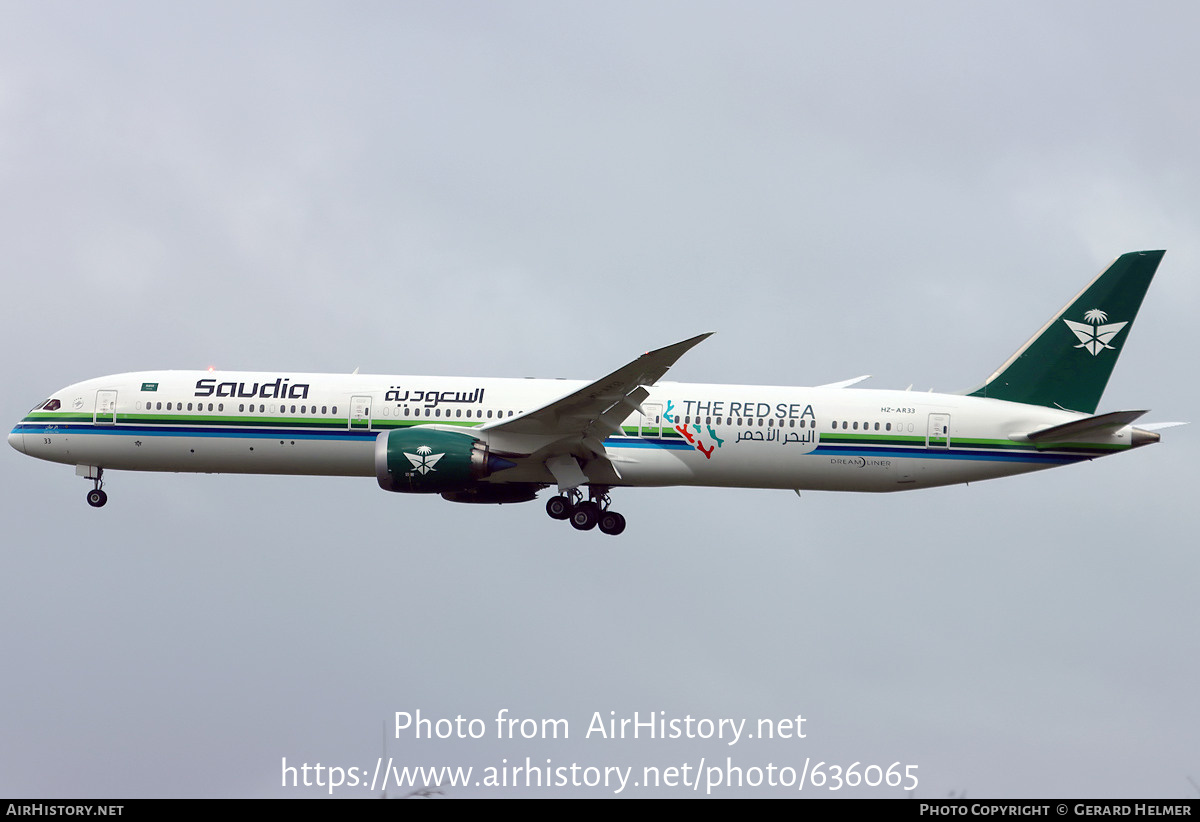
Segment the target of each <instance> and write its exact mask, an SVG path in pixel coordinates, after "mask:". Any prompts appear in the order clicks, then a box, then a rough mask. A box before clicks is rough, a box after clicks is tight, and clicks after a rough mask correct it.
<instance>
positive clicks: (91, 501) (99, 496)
mask: <svg viewBox="0 0 1200 822" xmlns="http://www.w3.org/2000/svg"><path fill="white" fill-rule="evenodd" d="M103 477H104V469H103V468H97V469H96V476H94V477H90V478H89V479H91V480H92V482H93V483H95V487H94V488H93V489H92V490H91V491H88V493H87V501H88V505H90V506H92V507H93V508H102V507H104V503H106V502H108V494H106V493H104V491H103V490H102V489H103V488H104V480H103Z"/></svg>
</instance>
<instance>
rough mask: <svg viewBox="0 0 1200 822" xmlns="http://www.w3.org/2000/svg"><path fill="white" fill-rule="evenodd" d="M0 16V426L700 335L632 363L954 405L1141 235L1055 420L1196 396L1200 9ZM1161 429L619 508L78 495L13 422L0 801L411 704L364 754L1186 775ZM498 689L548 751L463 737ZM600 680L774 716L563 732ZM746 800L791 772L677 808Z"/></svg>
mask: <svg viewBox="0 0 1200 822" xmlns="http://www.w3.org/2000/svg"><path fill="white" fill-rule="evenodd" d="M0 20H2V21H3V22H2V24H0V192H2V193H0V249H3V252H2V253H0V270H3V272H4V282H5V285H6V298H5V299H4V300H3V301H2V302H0V319H2V320H3V322H0V339H3V341H4V343H5V348H6V349H7V350H8V351H9V352H10V353H9V356H8V357H7V358H6V360H5V362H6V364H5V366H4V383H5V388H4V391H3V395H2V396H3V411H4V413H5V417H4V419H6V420H7V421H9V424H15V423H16V421H17V420H19V419H20V418H21V416H23V415H24V414H25V412H26V411H27V410H28V409H29V408H30V407H31V406H33V405H34V404H35V403H36V402H38V401H40V400H42V399H44V398H45V397H47V396H50V394H51V393H52V392H53V391H55V390H57V389H59V388H61V387H62V386H64V385H66V384H68V383H72V382H76V381H78V380H82V379H85V378H89V377H94V376H99V375H102V374H110V373H117V372H123V371H132V370H143V369H158V368H180V369H182V368H204V367H208V366H210V365H212V366H216V367H218V368H244V369H260V370H268V371H272V372H277V371H288V370H294V371H336V372H349V371H351V370H353V369H354V368H359V369H360V371H362V372H364V373H368V372H374V373H382V374H454V375H472V376H544V377H554V376H565V377H574V378H580V379H590V378H596V377H599V376H601V375H603V374H604V373H607V372H608V371H610V370H612V369H614V368H616V367H617V366H619V365H621V364H623V363H624V362H626V361H627V360H629V359H631V358H633V357H635V356H637V355H638V354H640V353H641V352H643V351H645V350H647V349H649V348H654V347H657V346H660V345H666V344H668V343H671V342H675V341H677V340H680V339H684V338H687V337H691V336H693V335H695V334H698V333H701V332H705V331H713V332H716V333H715V335H714V336H713V337H712V338H711V339H709V340H707V341H706V342H704V343H703V344H701V345H700V346H698V347H697V348H695V349H694V350H692V351H691V352H690V353H688V354H687V355H686V356H685V357H684V358H683V360H681V362H680V363H679V364H678V366H677V367H676V368H675V369H673V370H672V372H671V378H672V379H676V380H684V381H699V382H730V383H764V384H784V385H788V384H795V385H812V384H819V383H823V382H831V381H835V380H842V379H847V378H850V377H854V376H856V375H859V374H867V373H869V374H872V375H874V376H873V378H872V380H871V381H869V382H868V383H865V384H864V385H863V387H877V388H904V387H906V386H908V385H910V384H911V385H913V388H914V390H927V389H931V388H932V389H934V390H939V391H954V390H959V389H964V388H969V387H972V386H974V385H976V384H978V383H979V382H980V381H981V380H982V379H983V378H985V377H986V376H987V375H988V374H989V373H990V372H991V371H992V370H993V369H994V368H995V367H996V366H997V365H998V364H999V363H1000V362H1001V361H1003V360H1004V359H1005V358H1006V357H1007V356H1008V355H1009V354H1011V353H1012V351H1013V350H1014V349H1015V348H1016V347H1017V346H1018V345H1019V344H1021V343H1022V342H1023V341H1024V340H1025V339H1026V338H1027V337H1028V336H1029V335H1030V334H1031V333H1033V332H1034V331H1035V330H1036V329H1037V328H1038V327H1039V326H1040V325H1041V324H1042V323H1043V322H1045V320H1046V319H1047V318H1048V317H1050V316H1051V314H1052V312H1054V311H1055V310H1056V309H1058V308H1059V307H1060V306H1061V305H1062V304H1063V303H1065V302H1066V301H1067V300H1068V299H1069V298H1070V297H1071V296H1072V295H1073V294H1075V293H1076V292H1077V291H1078V290H1079V289H1080V288H1081V287H1082V286H1083V285H1084V284H1085V283H1086V282H1087V280H1088V279H1090V278H1091V277H1092V276H1094V275H1095V274H1096V273H1097V272H1098V271H1100V270H1101V269H1102V268H1103V267H1104V266H1105V265H1106V264H1107V263H1108V262H1109V261H1110V260H1111V259H1112V258H1114V257H1116V256H1117V255H1119V254H1121V253H1123V252H1126V251H1131V250H1138V249H1145V248H1165V249H1167V255H1166V257H1165V259H1164V262H1163V264H1162V266H1161V268H1160V269H1159V273H1158V276H1157V278H1156V281H1155V283H1154V285H1153V287H1152V288H1151V290H1150V292H1149V295H1148V297H1147V299H1146V301H1145V304H1144V306H1143V309H1142V312H1141V315H1140V318H1139V321H1138V324H1137V327H1136V329H1135V330H1134V332H1133V333H1132V335H1131V336H1130V338H1129V344H1128V346H1127V349H1126V352H1125V353H1124V355H1123V357H1122V360H1121V362H1120V364H1119V365H1118V367H1117V369H1116V372H1115V374H1114V377H1113V379H1112V382H1111V383H1110V386H1109V390H1108V392H1107V394H1106V395H1105V397H1104V399H1103V401H1102V403H1101V408H1100V409H1099V410H1100V411H1113V410H1119V409H1132V408H1150V409H1153V410H1152V411H1151V413H1150V414H1149V415H1148V416H1147V418H1146V419H1147V420H1154V421H1161V420H1187V419H1193V418H1194V416H1195V411H1194V409H1195V407H1196V402H1197V398H1198V397H1197V395H1198V391H1197V387H1196V371H1195V366H1194V363H1193V358H1194V350H1193V349H1194V344H1193V340H1192V334H1191V329H1192V328H1193V326H1194V322H1195V314H1196V310H1197V304H1198V303H1197V290H1198V286H1197V281H1196V278H1195V276H1194V272H1195V271H1196V269H1197V266H1198V264H1200V230H1198V229H1197V226H1200V200H1198V199H1197V191H1200V157H1198V155H1197V145H1198V142H1197V140H1198V138H1200V58H1198V57H1197V53H1196V49H1195V32H1196V31H1197V30H1198V29H1200V12H1198V11H1197V10H1196V6H1195V4H1191V3H1184V2H1177V3H1169V2H1162V3H1149V4H1145V3H1142V4H1133V3H1111V2H1060V3H1044V2H1039V3H1023V2H1004V3H962V2H944V3H940V2H910V3H903V4H897V3H864V2H857V3H842V4H829V3H800V2H789V3H770V2H758V3H752V4H742V3H739V4H734V3H726V2H695V0H688V2H652V3H644V2H637V3H632V2H614V0H608V1H607V2H605V3H602V4H600V3H593V4H585V3H568V4H563V3H554V2H503V3H456V2H441V3H402V2H378V3H363V2H359V3H336V4H335V3H298V2H257V3H250V4H246V3H225V2H204V3H170V4H164V3H154V2H145V3H139V2H110V3H105V4H95V3H72V2H41V1H40V0H39V2H10V1H9V0H0ZM1195 442H1196V439H1195V432H1194V430H1193V428H1190V427H1188V428H1179V429H1172V430H1170V431H1167V432H1164V437H1163V443H1162V444H1160V445H1157V446H1155V447H1152V448H1145V449H1141V450H1139V451H1137V452H1135V453H1130V454H1124V455H1118V456H1114V457H1110V458H1107V459H1104V460H1100V461H1097V462H1092V463H1086V464H1082V465H1076V466H1071V467H1066V468H1062V469H1059V470H1056V471H1050V472H1043V473H1039V474H1034V475H1029V476H1025V477H1021V478H1015V479H1005V480H998V481H994V482H987V483H982V484H978V485H972V486H970V487H953V488H944V489H934V490H926V491H917V492H913V493H906V494H892V495H879V496H875V495H855V494H825V493H816V492H812V493H805V494H804V495H803V497H802V498H800V499H797V498H796V496H795V494H792V493H790V492H781V491H751V490H719V489H654V490H651V489H643V490H639V489H629V490H623V491H619V492H617V493H616V494H615V503H614V505H615V507H616V508H618V509H619V510H620V511H621V512H622V513H624V514H625V515H626V517H627V518H628V520H629V527H628V530H627V531H626V533H625V534H624V535H622V536H621V537H619V538H617V539H613V538H609V537H606V536H603V535H601V534H599V533H598V532H591V533H583V534H581V533H577V532H575V531H574V530H572V529H571V528H569V527H568V526H566V525H564V524H563V523H558V522H554V521H552V520H550V519H549V518H548V517H547V516H546V515H545V513H544V512H543V510H542V503H541V502H540V501H539V502H534V503H530V504H527V505H511V506H510V505H506V506H503V507H493V506H465V505H454V504H451V503H447V502H444V501H442V500H441V499H438V498H437V497H433V498H423V497H410V496H404V495H397V494H387V493H385V492H383V491H381V490H380V489H379V487H378V486H377V484H376V483H375V481H374V480H372V479H369V478H362V479H345V478H342V479H338V478H315V477H253V476H250V477H247V476H206V475H200V476H193V475H182V474H181V475H174V474H161V475H156V474H133V473H118V472H113V473H111V474H110V475H109V476H108V477H107V484H106V490H107V491H108V493H109V499H110V501H109V504H108V506H107V507H106V508H104V509H103V510H93V509H91V508H89V507H88V506H87V505H86V503H85V501H84V494H85V492H86V491H87V490H88V488H89V487H90V485H89V483H87V482H86V481H85V480H83V479H80V478H77V477H75V476H74V474H73V472H72V470H71V469H70V468H69V467H67V466H62V465H55V464H50V463H42V462H37V461H34V460H31V459H29V458H27V457H25V456H22V455H20V454H18V453H17V452H15V451H12V450H11V449H5V453H4V455H3V456H2V457H0V487H2V489H3V495H2V501H0V510H2V511H3V517H4V522H5V524H6V536H5V539H4V541H3V544H4V550H3V551H2V552H0V578H2V579H3V580H4V582H5V588H6V596H4V597H3V598H0V619H2V624H3V626H4V627H3V630H2V631H0V637H2V639H0V656H2V658H3V659H4V675H3V676H2V677H0V703H2V704H3V705H4V706H5V707H4V709H3V710H2V711H0V795H6V796H39V797H72V796H74V797H80V796H86V797H108V796H112V797H139V796H167V797H170V796H198V797H204V796H214V797H215V796H253V797H272V796H297V795H317V796H320V795H325V792H324V791H322V790H318V789H315V788H314V789H311V790H303V789H301V790H297V789H293V788H285V787H283V786H282V785H281V776H282V771H281V766H282V760H283V759H284V758H285V757H286V759H287V762H288V763H289V764H295V765H300V764H304V763H309V764H315V763H317V762H320V763H322V764H323V765H327V766H328V765H337V766H341V767H344V768H349V767H352V766H354V767H359V768H364V767H373V766H374V763H375V760H376V758H377V757H378V756H379V755H380V753H381V751H383V750H385V748H384V743H383V739H382V736H383V734H382V728H383V727H384V726H385V725H388V724H390V723H391V722H392V718H393V715H394V714H395V713H396V712H397V711H401V712H415V711H417V710H418V709H419V710H420V711H421V713H422V716H426V717H432V718H439V717H449V718H453V717H455V716H458V715H461V716H463V717H464V718H468V719H469V718H479V719H483V720H485V721H487V722H488V723H489V725H488V737H487V738H485V739H482V740H477V741H472V740H458V739H451V740H447V741H444V742H443V741H426V740H416V739H414V738H413V737H412V736H411V733H408V734H402V736H401V738H400V739H391V740H389V741H388V742H387V745H386V752H387V755H389V756H392V757H395V758H396V761H397V762H398V763H403V764H407V765H461V766H464V767H466V766H471V767H474V768H476V769H482V768H485V767H488V766H497V765H500V764H502V761H503V760H507V761H508V763H509V764H511V763H517V762H519V763H523V762H524V759H525V757H526V756H529V757H531V758H532V760H533V762H534V764H535V765H543V766H544V764H545V763H544V760H546V759H549V760H552V763H551V764H552V766H554V767H558V766H563V765H567V766H569V765H570V764H571V763H579V764H580V765H582V766H592V767H604V766H606V765H619V766H634V768H635V770H637V771H638V772H639V773H640V770H641V768H642V767H643V766H658V767H662V768H666V767H669V766H676V767H682V766H683V765H684V764H689V765H691V766H692V767H693V768H694V767H696V766H697V765H698V763H699V762H700V761H701V759H702V758H703V759H704V760H705V761H706V763H708V764H709V765H711V764H712V763H714V762H716V763H721V764H724V762H725V759H726V757H731V758H732V761H733V764H734V765H735V766H740V767H743V768H751V767H754V766H758V767H765V766H766V765H767V764H768V763H774V764H775V765H776V766H777V767H780V766H785V765H786V766H792V767H796V768H797V769H799V768H800V767H801V766H802V765H803V763H804V761H805V760H806V759H809V760H810V761H811V763H813V764H814V765H815V763H817V762H820V761H824V762H828V763H833V764H839V765H842V766H849V765H851V764H852V763H854V762H859V763H863V765H870V764H879V765H882V766H884V767H887V766H889V765H891V764H892V763H893V762H900V763H902V764H904V765H916V766H918V770H917V774H918V777H919V780H920V782H919V786H918V787H917V789H916V790H915V791H914V792H913V793H914V795H915V796H917V797H923V798H933V797H944V796H947V795H948V794H950V793H951V792H954V793H956V794H958V793H962V792H966V794H967V795H968V796H969V797H1042V796H1049V797H1053V796H1087V797H1183V796H1191V797H1192V798H1196V796H1197V791H1196V789H1195V787H1194V783H1191V784H1189V781H1188V778H1189V776H1190V777H1191V778H1193V779H1197V780H1200V755H1198V751H1197V747H1196V739H1197V737H1198V736H1200V733H1198V732H1200V700H1198V699H1197V696H1196V692H1197V681H1198V673H1200V665H1198V663H1197V654H1196V647H1197V641H1198V639H1200V615H1198V613H1197V605H1196V598H1195V584H1196V579H1197V575H1198V572H1200V559H1197V552H1196V548H1195V533H1196V531H1197V525H1198V514H1197V506H1196V504H1195V489H1196V480H1195V473H1194V470H1193V462H1194V459H1195V453H1196V451H1195ZM501 709H508V711H509V715H510V716H513V717H532V718H539V719H540V718H564V719H566V720H568V722H569V725H570V738H569V739H567V740H561V739H560V740H557V741H544V740H534V741H529V742H524V741H511V742H510V741H505V740H497V739H496V738H495V725H494V722H492V720H494V718H495V716H496V714H497V712H498V711H499V710H501ZM610 711H613V712H615V716H617V717H632V715H633V712H634V711H637V712H639V713H640V714H641V716H642V717H643V718H644V717H645V716H646V715H647V714H648V713H651V712H658V711H665V712H666V713H665V715H664V716H665V717H667V718H683V717H685V716H688V715H691V716H693V717H697V718H708V719H713V720H717V719H720V718H733V719H746V720H747V724H748V725H753V724H754V723H756V722H757V720H758V719H760V718H769V719H776V720H778V719H783V718H789V717H791V718H794V717H795V716H797V715H803V716H804V717H805V720H806V721H805V724H804V730H805V733H806V737H805V738H804V739H802V740H788V741H786V742H780V741H775V742H767V741H764V740H759V739H753V740H745V739H743V740H741V741H740V742H738V743H737V744H735V745H732V746H730V745H727V744H725V742H722V741H718V740H707V741H706V740H699V739H694V740H688V739H679V740H646V739H644V738H643V739H641V740H638V741H624V742H622V741H605V740H601V739H597V737H596V735H594V734H593V735H592V737H591V738H585V737H584V735H585V732H586V730H587V728H588V724H589V721H590V720H591V719H592V717H593V715H594V714H595V713H597V712H599V713H600V714H601V715H602V716H603V717H606V718H607V717H609V716H610V714H609V712H610ZM809 791H811V789H810V788H806V793H805V794H804V795H808V792H809ZM445 792H446V794H447V795H449V796H452V797H466V796H497V795H503V796H509V795H533V796H560V795H565V794H568V793H583V794H585V795H587V794H592V795H610V794H611V793H612V790H611V789H608V788H603V787H600V788H596V789H593V790H587V789H583V790H581V791H575V790H569V791H568V790H565V789H564V790H558V789H556V790H545V789H542V790H536V789H525V788H521V789H519V790H513V789H507V790H496V789H485V788H482V787H481V788H475V787H470V788H466V789H462V788H447V789H446V791H445ZM390 793H392V794H395V793H402V791H394V790H393V791H391V792H390ZM647 793H650V791H647V790H646V789H636V790H635V789H629V790H627V791H626V792H625V794H624V795H635V796H644V795H647ZM654 793H656V794H658V795H667V796H671V795H681V794H685V793H689V792H688V791H685V790H684V789H682V788H675V789H661V790H659V791H656V792H654ZM701 793H703V791H701ZM770 793H780V794H782V795H794V794H795V790H794V789H791V790H789V789H784V788H778V789H770V788H767V787H760V788H755V789H749V788H747V789H744V790H742V791H740V792H739V791H733V792H729V791H726V790H722V791H721V792H719V795H724V796H729V795H746V796H759V795H766V794H770ZM334 795H335V796H347V797H349V796H358V797H362V796H368V795H370V792H369V791H366V790H364V789H362V788H358V789H349V788H347V789H343V790H340V791H338V792H336V793H335V794H334ZM858 795H866V796H896V797H901V796H904V795H905V793H904V792H903V791H902V790H900V789H889V788H879V789H875V790H861V789H860V790H859V791H858Z"/></svg>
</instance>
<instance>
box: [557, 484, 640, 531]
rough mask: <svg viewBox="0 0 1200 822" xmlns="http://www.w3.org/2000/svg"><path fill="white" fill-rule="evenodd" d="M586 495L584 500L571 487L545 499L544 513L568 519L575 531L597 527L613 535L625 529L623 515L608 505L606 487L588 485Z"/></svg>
mask: <svg viewBox="0 0 1200 822" xmlns="http://www.w3.org/2000/svg"><path fill="white" fill-rule="evenodd" d="M588 496H589V499H586V500H585V499H584V498H583V494H582V493H580V492H579V489H577V488H572V489H571V490H570V491H567V492H566V493H565V494H559V495H557V496H553V497H551V498H550V499H548V500H546V513H547V514H549V515H550V517H551V518H553V519H565V520H569V521H570V523H571V527H572V528H574V529H575V530H576V531H590V530H592V529H593V528H597V527H599V529H600V532H601V533H603V534H608V535H609V536H614V537H615V536H616V535H617V534H619V533H621V532H622V531H624V530H625V517H623V516H621V515H620V514H618V513H617V512H616V511H613V510H611V509H609V507H608V506H609V504H610V500H609V498H608V493H607V490H606V489H604V488H591V487H590V486H589V489H588Z"/></svg>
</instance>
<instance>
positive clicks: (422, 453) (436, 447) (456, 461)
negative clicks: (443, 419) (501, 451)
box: [375, 426, 516, 494]
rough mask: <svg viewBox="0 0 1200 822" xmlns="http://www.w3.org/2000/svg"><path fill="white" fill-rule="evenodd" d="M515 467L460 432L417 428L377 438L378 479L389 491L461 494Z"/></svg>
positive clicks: (479, 441) (376, 467)
mask: <svg viewBox="0 0 1200 822" xmlns="http://www.w3.org/2000/svg"><path fill="white" fill-rule="evenodd" d="M515 464H516V463H513V462H509V461H508V460H506V459H503V458H501V457H495V456H492V455H491V454H490V453H489V452H488V446H487V443H485V442H483V441H481V440H480V439H479V438H478V437H473V436H471V435H470V434H467V433H463V432H458V431H442V430H438V429H435V428H425V427H422V426H416V427H414V428H406V429H404V430H395V431H385V432H383V433H382V434H380V435H379V436H378V437H376V438H375V477H376V478H377V479H378V480H379V487H380V488H382V489H383V490H385V491H400V492H404V493H414V494H427V493H438V494H440V493H442V492H445V491H458V490H461V489H463V488H465V487H467V486H470V485H471V484H472V483H474V482H475V481H477V480H480V479H483V478H484V477H487V476H489V475H491V474H494V473H495V472H497V471H502V470H504V469H505V468H512V467H513V466H514V465H515Z"/></svg>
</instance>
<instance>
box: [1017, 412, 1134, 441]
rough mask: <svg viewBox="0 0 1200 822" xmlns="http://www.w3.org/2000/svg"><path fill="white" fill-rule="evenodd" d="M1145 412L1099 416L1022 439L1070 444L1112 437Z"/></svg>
mask: <svg viewBox="0 0 1200 822" xmlns="http://www.w3.org/2000/svg"><path fill="white" fill-rule="evenodd" d="M1145 413H1146V412H1145V411H1111V412H1109V413H1107V414H1097V415H1096V416H1094V417H1085V418H1083V419H1081V420H1075V421H1074V422H1066V423H1063V424H1062V425H1052V426H1050V427H1049V428H1043V429H1041V430H1039V431H1034V432H1033V433H1031V434H1026V435H1025V436H1024V437H1022V439H1023V440H1026V441H1028V442H1033V443H1038V442H1069V441H1071V440H1078V439H1084V438H1088V437H1103V436H1110V435H1112V434H1114V433H1116V432H1117V431H1120V430H1121V429H1122V428H1124V427H1125V426H1127V425H1131V424H1133V422H1134V421H1135V420H1136V419H1137V418H1138V417H1140V416H1142V415H1143V414H1145Z"/></svg>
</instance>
